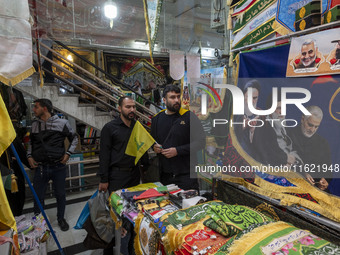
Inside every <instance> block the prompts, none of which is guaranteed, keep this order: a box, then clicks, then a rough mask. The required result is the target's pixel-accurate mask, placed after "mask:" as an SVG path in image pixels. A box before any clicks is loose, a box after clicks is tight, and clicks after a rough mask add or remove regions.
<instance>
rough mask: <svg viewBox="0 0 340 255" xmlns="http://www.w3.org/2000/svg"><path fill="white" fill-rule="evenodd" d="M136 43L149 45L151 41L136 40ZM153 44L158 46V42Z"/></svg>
mask: <svg viewBox="0 0 340 255" xmlns="http://www.w3.org/2000/svg"><path fill="white" fill-rule="evenodd" d="M135 44H136V45H139V46H146V45H147V46H148V45H149V42H148V41H144V40H135ZM153 46H155V47H156V46H158V42H155V43H154V45H153Z"/></svg>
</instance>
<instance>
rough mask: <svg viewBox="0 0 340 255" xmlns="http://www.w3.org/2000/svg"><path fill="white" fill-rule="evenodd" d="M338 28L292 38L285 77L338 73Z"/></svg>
mask: <svg viewBox="0 0 340 255" xmlns="http://www.w3.org/2000/svg"><path fill="white" fill-rule="evenodd" d="M339 35H340V28H334V29H330V30H326V31H322V32H318V33H314V34H310V35H305V36H300V37H296V38H293V39H292V41H291V45H290V50H289V57H288V63H287V72H286V75H287V77H294V76H312V75H313V76H314V75H324V74H336V73H340V36H339Z"/></svg>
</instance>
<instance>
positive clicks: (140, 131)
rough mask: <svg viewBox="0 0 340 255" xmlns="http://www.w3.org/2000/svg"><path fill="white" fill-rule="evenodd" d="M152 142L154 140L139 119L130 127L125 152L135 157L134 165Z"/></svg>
mask: <svg viewBox="0 0 340 255" xmlns="http://www.w3.org/2000/svg"><path fill="white" fill-rule="evenodd" d="M154 143H155V140H154V139H153V138H152V136H151V135H150V134H149V132H148V131H146V130H145V128H144V127H143V126H142V124H140V122H139V121H136V124H135V126H134V127H133V129H132V132H131V136H130V138H129V142H128V144H127V146H126V150H125V154H127V155H130V156H133V157H136V160H135V165H136V164H137V162H138V160H139V159H140V158H141V157H142V156H143V154H144V153H145V152H146V151H147V150H148V149H149V148H150V147H151V145H153V144H154Z"/></svg>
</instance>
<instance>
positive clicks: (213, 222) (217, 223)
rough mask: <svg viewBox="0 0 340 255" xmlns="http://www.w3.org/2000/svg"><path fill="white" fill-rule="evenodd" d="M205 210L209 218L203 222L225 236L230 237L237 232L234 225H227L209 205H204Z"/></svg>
mask: <svg viewBox="0 0 340 255" xmlns="http://www.w3.org/2000/svg"><path fill="white" fill-rule="evenodd" d="M204 210H205V212H206V213H207V214H208V215H209V216H210V219H208V220H206V221H205V222H203V224H204V225H205V226H207V227H209V228H211V229H213V230H215V231H216V232H218V233H220V234H221V235H223V236H225V237H230V236H233V235H235V234H237V233H238V232H239V230H238V229H237V228H235V227H234V226H231V225H228V224H227V223H226V222H224V221H223V220H222V218H221V217H220V216H219V215H218V214H217V213H215V211H214V210H213V209H212V207H211V206H206V207H204Z"/></svg>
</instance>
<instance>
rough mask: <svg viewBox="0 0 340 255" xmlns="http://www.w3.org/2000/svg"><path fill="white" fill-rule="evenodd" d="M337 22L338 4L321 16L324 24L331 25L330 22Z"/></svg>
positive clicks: (339, 11)
mask: <svg viewBox="0 0 340 255" xmlns="http://www.w3.org/2000/svg"><path fill="white" fill-rule="evenodd" d="M338 20H340V4H339V5H336V6H334V7H333V8H331V9H330V10H329V11H327V12H326V13H325V15H324V16H323V23H324V24H327V23H331V22H334V21H338Z"/></svg>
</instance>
